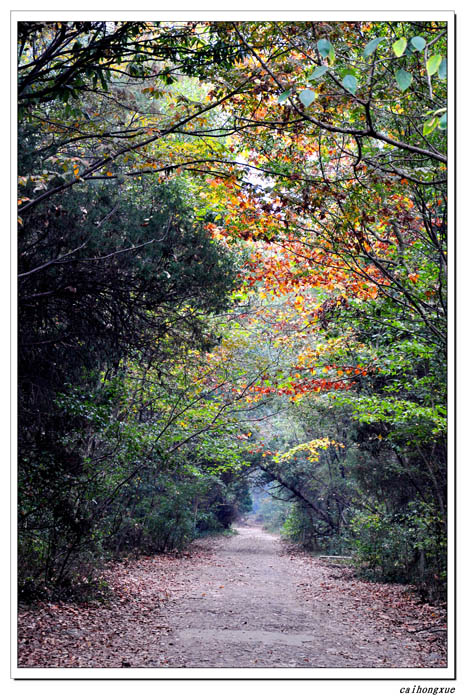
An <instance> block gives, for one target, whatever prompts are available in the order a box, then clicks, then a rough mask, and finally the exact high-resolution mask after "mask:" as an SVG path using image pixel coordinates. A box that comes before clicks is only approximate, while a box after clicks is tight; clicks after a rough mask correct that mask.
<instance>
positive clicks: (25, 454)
mask: <svg viewBox="0 0 465 700" xmlns="http://www.w3.org/2000/svg"><path fill="white" fill-rule="evenodd" d="M447 32H448V27H447V24H446V23H443V22H434V21H425V22H415V21H405V22H359V21H357V22H340V21H335V22H321V21H320V22H313V21H306V22H302V21H300V22H291V21H277V22H268V21H260V22H256V21H251V22H226V21H224V22H208V21H191V22H103V21H99V22H21V23H19V25H18V101H19V116H20V120H19V125H18V137H19V150H18V153H19V155H18V177H19V180H18V248H19V256H18V261H19V263H18V292H19V302H18V309H19V313H18V316H19V342H18V345H19V348H18V349H19V366H18V380H19V416H20V429H19V466H18V474H19V523H20V525H19V532H20V544H19V558H20V566H19V569H20V590H21V592H22V594H23V595H25V596H28V595H29V596H30V595H49V596H53V595H65V594H66V591H70V590H73V591H76V585H78V584H79V585H80V586H84V583H83V582H84V581H86V582H87V583H89V582H90V581H91V580H92V576H93V572H94V571H95V570H96V567H97V566H98V564H99V562H102V561H104V560H105V559H106V558H107V557H109V556H119V555H120V554H121V553H122V552H125V551H129V550H134V549H136V550H139V551H161V550H166V549H173V548H180V547H182V546H184V544H185V543H186V542H187V541H189V539H191V538H192V537H194V536H196V535H198V534H199V533H201V532H202V531H205V530H208V529H211V528H215V527H222V526H223V527H224V526H228V525H229V524H230V523H231V522H232V520H233V519H234V517H237V515H238V514H239V513H241V512H246V511H247V509H249V508H250V507H251V500H250V489H253V488H256V489H265V490H267V491H268V492H270V493H273V494H274V496H275V497H276V498H279V499H284V501H288V502H289V504H292V507H291V506H289V508H288V510H287V511H286V513H287V521H286V523H287V524H286V526H285V529H286V531H287V532H288V534H289V536H292V537H295V538H296V539H299V540H300V541H304V542H305V543H306V544H307V545H308V546H310V547H312V548H313V549H323V550H325V551H334V552H342V553H345V552H350V553H351V554H353V555H354V556H355V558H356V559H357V561H359V563H360V566H361V568H362V569H363V570H364V571H365V572H369V573H370V575H372V576H382V577H384V578H385V579H386V578H387V579H391V580H400V581H413V582H416V583H417V584H418V585H420V586H422V587H423V588H424V590H425V591H426V592H427V594H428V595H438V594H441V592H443V591H444V585H445V561H446V544H445V536H446V527H447V502H446V500H447V499H446V493H447V489H446V486H447V449H446V445H447V443H446V436H447V423H446V360H447V180H446V177H447V172H446V168H447ZM84 587H85V586H84ZM73 594H74V593H73Z"/></svg>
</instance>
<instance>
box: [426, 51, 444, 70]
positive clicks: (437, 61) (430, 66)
mask: <svg viewBox="0 0 465 700" xmlns="http://www.w3.org/2000/svg"><path fill="white" fill-rule="evenodd" d="M441 61H442V56H441V54H440V53H436V54H434V56H431V58H429V59H428V61H427V63H426V70H427V71H428V75H434V74H435V73H436V71H437V70H438V68H439V66H440V65H441Z"/></svg>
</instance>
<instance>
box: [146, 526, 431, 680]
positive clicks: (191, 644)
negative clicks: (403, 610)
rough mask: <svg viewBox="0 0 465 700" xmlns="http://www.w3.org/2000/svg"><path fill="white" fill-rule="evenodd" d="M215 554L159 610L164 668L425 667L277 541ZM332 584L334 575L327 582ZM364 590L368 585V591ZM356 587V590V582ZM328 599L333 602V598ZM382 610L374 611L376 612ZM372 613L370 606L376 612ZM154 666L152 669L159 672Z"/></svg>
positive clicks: (221, 544) (253, 532)
mask: <svg viewBox="0 0 465 700" xmlns="http://www.w3.org/2000/svg"><path fill="white" fill-rule="evenodd" d="M237 531H238V535H237V536H235V537H230V538H228V539H223V538H222V539H221V540H220V541H218V540H217V542H216V543H215V545H214V554H213V557H212V559H211V560H210V561H209V562H208V563H207V564H205V565H203V566H202V567H200V568H198V569H197V574H196V576H195V579H194V580H191V583H190V586H189V590H188V592H187V594H186V591H184V593H183V595H182V597H180V598H178V599H176V598H175V599H172V600H171V601H170V602H169V603H167V604H166V605H165V606H164V608H163V609H162V613H161V614H162V617H163V618H165V620H166V624H167V626H168V625H169V628H170V632H169V633H168V635H167V636H166V637H165V638H164V640H163V641H162V642H161V644H162V648H163V652H164V653H163V654H162V657H163V659H162V662H161V664H160V665H162V666H164V667H165V668H166V667H167V666H168V667H190V668H197V667H214V668H218V667H231V668H234V667H235V668H244V667H249V668H250V667H255V668H256V667H284V668H292V667H294V668H295V667H301V668H302V667H307V668H308V667H311V668H338V667H357V668H363V667H369V668H373V667H390V668H392V667H424V666H425V665H427V666H435V665H438V659H437V655H434V654H433V655H432V658H431V656H430V655H428V657H429V658H425V657H424V656H423V655H421V654H420V653H419V651H420V650H419V648H418V647H417V645H416V643H415V642H413V641H412V640H411V638H410V637H409V635H408V634H407V635H406V634H405V630H402V633H403V634H402V636H401V638H399V636H397V635H395V636H394V635H391V636H387V634H386V630H385V628H384V627H383V625H382V623H381V625H380V624H379V621H378V622H377V620H376V615H375V619H373V610H376V609H377V606H376V603H377V602H378V601H377V600H376V598H375V597H373V601H372V602H373V604H374V608H370V609H369V610H365V609H364V606H363V604H361V600H360V599H358V604H357V599H356V593H357V586H358V585H360V583H359V582H355V583H353V584H352V586H355V590H352V593H353V595H351V590H350V588H351V586H350V585H349V586H348V589H347V587H346V590H345V595H342V596H341V591H340V590H339V591H338V590H336V591H334V590H333V588H334V587H333V586H332V585H331V580H329V579H331V571H334V570H331V569H330V568H328V567H325V566H321V565H319V564H318V563H316V562H314V564H313V566H312V563H311V562H312V560H311V559H309V558H304V559H303V558H302V557H300V556H299V555H296V556H291V555H289V554H286V553H283V551H282V548H281V544H280V539H279V538H278V537H277V536H275V535H271V534H269V533H266V532H264V531H263V530H261V529H259V528H257V527H238V528H237ZM333 578H334V576H333ZM368 585H369V584H368ZM362 586H363V583H362ZM335 593H336V595H335ZM381 609H382V606H381ZM379 610H380V606H379V602H378V612H379ZM157 665H158V664H157Z"/></svg>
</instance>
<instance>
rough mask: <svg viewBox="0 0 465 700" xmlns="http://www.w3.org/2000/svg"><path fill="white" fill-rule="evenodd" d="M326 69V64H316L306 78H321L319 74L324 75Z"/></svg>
mask: <svg viewBox="0 0 465 700" xmlns="http://www.w3.org/2000/svg"><path fill="white" fill-rule="evenodd" d="M327 70H329V68H328V66H318V67H317V68H315V70H314V71H313V73H312V74H311V75H309V76H308V78H307V80H316V79H317V78H321V76H322V75H324V74H325V73H326V71H327Z"/></svg>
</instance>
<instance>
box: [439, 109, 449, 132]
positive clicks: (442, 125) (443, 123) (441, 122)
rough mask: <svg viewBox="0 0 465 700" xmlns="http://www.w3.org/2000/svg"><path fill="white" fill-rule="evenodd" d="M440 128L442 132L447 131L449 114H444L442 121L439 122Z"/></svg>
mask: <svg viewBox="0 0 465 700" xmlns="http://www.w3.org/2000/svg"><path fill="white" fill-rule="evenodd" d="M439 128H440V129H442V131H444V130H445V129H447V112H444V114H443V115H442V117H441V119H440V120H439Z"/></svg>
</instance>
